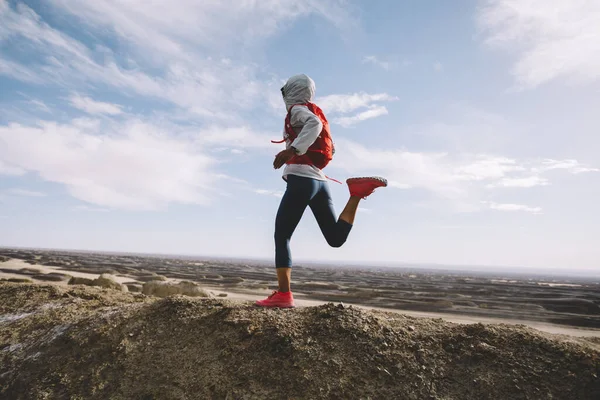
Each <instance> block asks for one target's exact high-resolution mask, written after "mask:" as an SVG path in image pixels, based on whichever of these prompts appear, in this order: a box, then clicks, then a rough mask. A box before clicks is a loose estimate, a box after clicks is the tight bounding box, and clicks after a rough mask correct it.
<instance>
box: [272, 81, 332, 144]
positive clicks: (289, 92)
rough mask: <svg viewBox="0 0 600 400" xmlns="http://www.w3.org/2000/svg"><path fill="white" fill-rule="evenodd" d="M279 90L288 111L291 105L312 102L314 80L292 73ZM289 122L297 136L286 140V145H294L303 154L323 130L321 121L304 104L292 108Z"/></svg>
mask: <svg viewBox="0 0 600 400" xmlns="http://www.w3.org/2000/svg"><path fill="white" fill-rule="evenodd" d="M281 90H282V94H283V101H284V102H285V108H286V110H288V111H289V110H290V108H291V107H292V106H293V105H296V104H305V103H308V102H312V100H313V98H314V96H315V82H314V81H313V80H312V79H311V78H310V77H308V76H306V75H304V74H301V75H294V76H292V77H291V78H290V79H288V81H287V82H286V84H285V85H284V86H283V88H281ZM290 123H291V125H292V128H293V129H294V131H296V133H297V134H298V136H297V137H296V139H295V140H294V141H293V142H289V141H287V142H286V144H287V147H288V148H289V147H290V146H294V148H296V149H297V150H298V154H300V155H302V154H305V153H306V151H307V150H308V148H309V147H310V146H311V145H312V144H313V143H314V142H315V140H317V137H318V136H319V134H320V133H321V131H322V130H323V123H322V122H321V120H320V119H319V117H317V116H316V115H315V114H313V113H312V112H311V111H310V110H309V109H308V108H307V107H306V106H296V107H294V108H292V112H291V115H290Z"/></svg>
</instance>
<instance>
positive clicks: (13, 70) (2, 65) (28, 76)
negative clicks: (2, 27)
mask: <svg viewBox="0 0 600 400" xmlns="http://www.w3.org/2000/svg"><path fill="white" fill-rule="evenodd" d="M0 21H1V19H0ZM0 39H2V38H1V37H0ZM0 43H1V40H0ZM0 75H6V76H8V77H10V78H14V79H18V80H20V81H23V82H29V83H43V81H44V80H43V78H42V77H41V76H40V75H39V74H38V73H37V72H35V71H33V70H32V69H30V68H27V67H26V66H24V65H22V64H19V63H16V62H13V61H10V60H5V59H3V58H2V55H1V54H0Z"/></svg>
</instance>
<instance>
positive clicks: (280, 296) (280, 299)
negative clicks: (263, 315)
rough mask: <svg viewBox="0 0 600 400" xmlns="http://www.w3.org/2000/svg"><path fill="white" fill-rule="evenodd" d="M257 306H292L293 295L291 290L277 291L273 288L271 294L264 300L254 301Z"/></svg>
mask: <svg viewBox="0 0 600 400" xmlns="http://www.w3.org/2000/svg"><path fill="white" fill-rule="evenodd" d="M255 304H256V305H257V306H258V307H278V308H293V307H295V305H294V296H293V295H292V292H278V291H277V290H275V291H274V292H273V294H271V295H270V296H269V297H267V298H266V299H264V300H258V301H257V302H256V303H255Z"/></svg>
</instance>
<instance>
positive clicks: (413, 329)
mask: <svg viewBox="0 0 600 400" xmlns="http://www.w3.org/2000/svg"><path fill="white" fill-rule="evenodd" d="M407 329H408V330H409V331H411V332H414V331H415V327H414V326H412V325H409V327H408V328H407Z"/></svg>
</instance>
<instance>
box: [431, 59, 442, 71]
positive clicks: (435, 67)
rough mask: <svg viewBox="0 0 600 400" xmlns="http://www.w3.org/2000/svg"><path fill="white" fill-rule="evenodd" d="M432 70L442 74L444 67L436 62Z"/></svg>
mask: <svg viewBox="0 0 600 400" xmlns="http://www.w3.org/2000/svg"><path fill="white" fill-rule="evenodd" d="M433 69H434V70H435V72H442V71H443V70H444V65H443V64H442V63H441V62H439V61H437V62H435V63H434V64H433Z"/></svg>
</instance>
